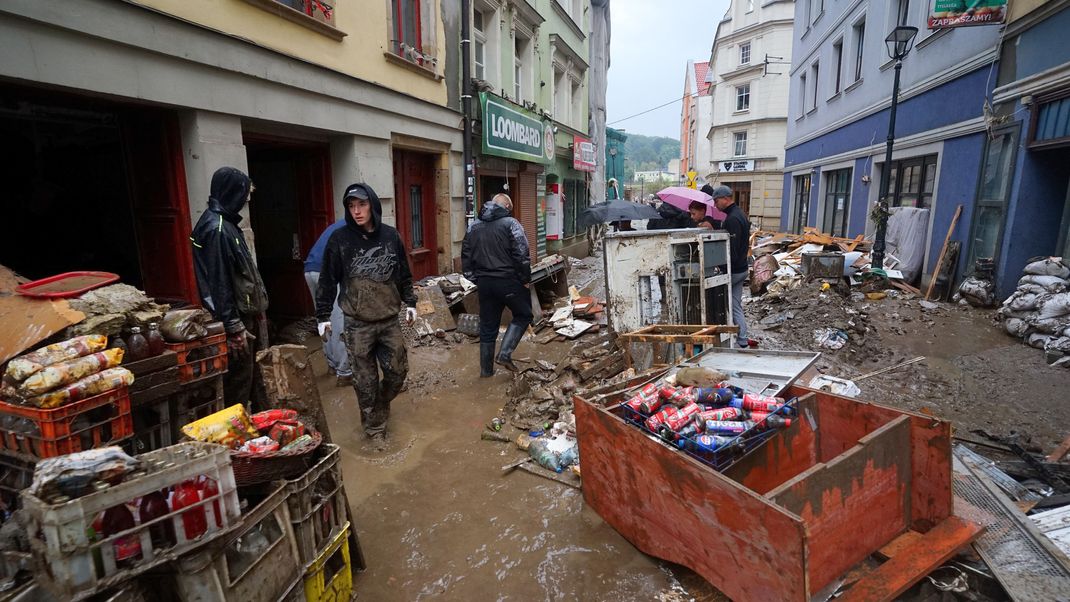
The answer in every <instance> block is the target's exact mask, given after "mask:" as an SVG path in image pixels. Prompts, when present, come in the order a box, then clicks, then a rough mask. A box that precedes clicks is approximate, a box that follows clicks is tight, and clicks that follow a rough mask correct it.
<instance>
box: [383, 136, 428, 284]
mask: <svg viewBox="0 0 1070 602" xmlns="http://www.w3.org/2000/svg"><path fill="white" fill-rule="evenodd" d="M412 184H419V185H420V192H421V197H422V198H421V199H420V209H421V214H422V217H423V223H422V226H423V228H422V229H423V245H422V246H421V247H419V248H413V247H412V240H411V238H412V237H411V236H410V235H409V233H410V232H411V231H412V214H411V212H410V211H409V209H408V207H409V194H408V192H407V190H408V187H409V186H410V185H412ZM437 213H438V211H437V207H436V203H435V155H433V154H429V153H421V152H417V151H410V150H402V149H395V150H394V216H395V220H396V221H395V223H396V224H397V229H398V233H399V234H400V235H401V240H402V241H403V242H404V243H405V248H406V250H408V253H409V266H410V268H411V269H412V276H413V279H414V280H419V279H420V278H424V277H426V276H434V275H437V274H438V272H439V269H438V236H437V234H438V232H437V230H438V226H437V220H438V215H437Z"/></svg>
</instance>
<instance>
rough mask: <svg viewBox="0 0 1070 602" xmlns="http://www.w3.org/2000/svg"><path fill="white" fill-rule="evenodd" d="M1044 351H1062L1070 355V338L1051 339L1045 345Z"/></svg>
mask: <svg viewBox="0 0 1070 602" xmlns="http://www.w3.org/2000/svg"><path fill="white" fill-rule="evenodd" d="M1044 351H1062V352H1063V353H1070V337H1054V336H1053V337H1051V338H1050V339H1048V343H1047V344H1046V345H1044Z"/></svg>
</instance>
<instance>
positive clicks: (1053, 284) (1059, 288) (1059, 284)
mask: <svg viewBox="0 0 1070 602" xmlns="http://www.w3.org/2000/svg"><path fill="white" fill-rule="evenodd" d="M1025 284H1035V285H1037V286H1041V287H1044V290H1045V291H1047V292H1049V293H1061V292H1063V291H1065V290H1066V289H1067V287H1068V286H1070V283H1067V281H1066V279H1064V278H1059V277H1058V276H1036V275H1033V274H1026V275H1025V276H1022V279H1021V280H1019V281H1018V288H1019V289H1020V288H1021V287H1022V285H1025Z"/></svg>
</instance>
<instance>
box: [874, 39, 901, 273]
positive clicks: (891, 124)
mask: <svg viewBox="0 0 1070 602" xmlns="http://www.w3.org/2000/svg"><path fill="white" fill-rule="evenodd" d="M902 69H903V60H902V59H897V60H896V61H895V82H894V83H893V84H892V109H891V112H890V114H889V115H888V144H887V145H886V147H885V149H884V168H883V169H881V183H880V187H881V188H880V190H879V191H878V193H877V194H879V195H880V196H879V197H878V198H879V199H880V200H879V201H877V231H876V233H875V234H874V240H873V264H872V268H873V269H874V270H883V269H884V248H885V236H886V234H887V231H888V180H889V179H890V178H891V174H892V145H893V144H894V143H895V111H896V109H897V108H898V106H899V72H900V71H901V70H902Z"/></svg>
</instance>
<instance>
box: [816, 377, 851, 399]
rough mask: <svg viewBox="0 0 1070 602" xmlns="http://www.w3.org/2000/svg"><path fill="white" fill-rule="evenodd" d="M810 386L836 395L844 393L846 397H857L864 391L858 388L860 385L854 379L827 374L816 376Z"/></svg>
mask: <svg viewBox="0 0 1070 602" xmlns="http://www.w3.org/2000/svg"><path fill="white" fill-rule="evenodd" d="M808 386H809V387H810V388H811V389H818V390H820V391H828V392H829V393H832V394H834V395H843V396H844V397H857V396H859V395H861V393H862V390H861V389H859V388H858V385H856V384H855V383H854V381H853V380H847V379H845V378H836V377H835V376H829V375H827V374H819V375H817V376H815V377H814V378H813V379H812V380H811V381H810V384H809V385H808Z"/></svg>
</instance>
